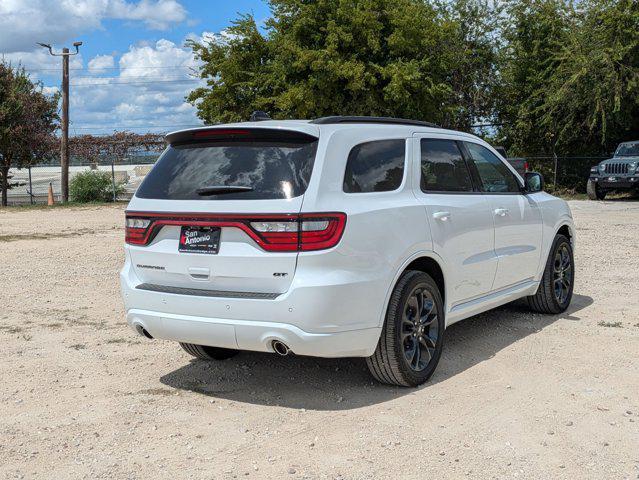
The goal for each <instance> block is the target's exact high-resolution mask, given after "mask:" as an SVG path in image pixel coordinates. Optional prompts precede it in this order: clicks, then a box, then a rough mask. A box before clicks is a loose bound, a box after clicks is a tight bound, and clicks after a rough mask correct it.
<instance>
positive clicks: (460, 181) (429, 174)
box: [420, 138, 473, 192]
mask: <svg viewBox="0 0 639 480" xmlns="http://www.w3.org/2000/svg"><path fill="white" fill-rule="evenodd" d="M420 145H421V166H422V177H421V188H422V191H423V192H472V191H473V182H472V180H471V178H470V172H469V170H468V166H467V165H466V162H465V161H464V157H463V156H462V153H461V150H460V149H459V147H458V145H457V142H455V141H454V140H442V139H436V138H422V140H421V141H420Z"/></svg>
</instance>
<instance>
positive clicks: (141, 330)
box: [135, 323, 153, 340]
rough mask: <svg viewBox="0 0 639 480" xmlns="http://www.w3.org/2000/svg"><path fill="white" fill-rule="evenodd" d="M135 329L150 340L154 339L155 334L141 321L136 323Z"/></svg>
mask: <svg viewBox="0 0 639 480" xmlns="http://www.w3.org/2000/svg"><path fill="white" fill-rule="evenodd" d="M135 331H136V332H138V335H140V336H142V337H145V338H148V339H149V340H153V335H151V334H150V333H149V332H148V331H147V329H146V328H144V327H143V326H142V325H140V324H139V323H138V324H136V325H135Z"/></svg>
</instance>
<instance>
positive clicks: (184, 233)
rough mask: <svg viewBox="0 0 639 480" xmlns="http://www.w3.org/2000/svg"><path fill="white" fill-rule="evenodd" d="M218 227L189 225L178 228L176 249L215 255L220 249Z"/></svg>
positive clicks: (219, 231)
mask: <svg viewBox="0 0 639 480" xmlns="http://www.w3.org/2000/svg"><path fill="white" fill-rule="evenodd" d="M220 233H221V230H220V227H190V226H184V227H182V228H181V229H180V243H179V246H178V251H180V252H184V253H205V254H209V255H216V254H217V253H218V251H219V250H220Z"/></svg>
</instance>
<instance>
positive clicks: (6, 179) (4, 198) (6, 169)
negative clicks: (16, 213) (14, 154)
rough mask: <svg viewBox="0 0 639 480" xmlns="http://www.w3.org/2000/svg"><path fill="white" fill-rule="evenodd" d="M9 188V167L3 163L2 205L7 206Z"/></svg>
mask: <svg viewBox="0 0 639 480" xmlns="http://www.w3.org/2000/svg"><path fill="white" fill-rule="evenodd" d="M8 190H9V167H8V166H6V165H2V206H3V207H6V206H7V191H8Z"/></svg>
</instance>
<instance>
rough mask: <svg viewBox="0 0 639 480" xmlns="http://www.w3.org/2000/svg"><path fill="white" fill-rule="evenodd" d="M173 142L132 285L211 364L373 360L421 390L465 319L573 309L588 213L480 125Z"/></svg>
mask: <svg viewBox="0 0 639 480" xmlns="http://www.w3.org/2000/svg"><path fill="white" fill-rule="evenodd" d="M167 141H168V143H169V144H170V146H169V147H168V148H167V150H166V151H165V152H164V153H163V154H162V156H161V158H160V159H159V160H158V162H157V163H156V165H155V167H154V168H153V169H152V171H151V172H150V173H149V174H148V175H147V177H146V178H145V180H144V182H143V183H142V184H141V186H140V187H139V189H138V191H137V192H136V194H135V196H134V197H133V199H132V200H131V203H130V204H129V206H128V209H127V212H126V244H127V245H126V263H125V266H124V269H123V270H122V273H121V282H122V295H123V297H124V303H125V306H126V314H127V320H128V323H129V325H130V326H131V327H133V328H134V329H135V330H136V331H137V332H138V333H140V334H141V335H144V336H146V337H148V338H162V339H168V340H175V341H177V342H180V343H181V345H182V347H183V348H184V349H185V350H186V351H187V352H188V353H190V354H192V355H194V356H195V357H199V358H202V359H209V360H210V359H216V360H220V359H225V358H228V357H230V356H232V355H234V354H236V353H237V352H238V351H239V350H254V351H261V352H275V353H278V354H280V355H285V354H287V353H289V352H293V353H295V354H298V355H313V356H318V357H365V358H366V359H367V360H366V361H367V363H368V366H369V368H370V371H371V373H372V374H373V375H374V376H375V377H376V378H377V379H378V380H380V381H382V382H385V383H389V384H396V385H406V386H414V385H418V384H420V383H423V382H425V381H426V380H427V379H428V378H429V377H430V376H431V375H432V373H433V371H434V370H435V367H436V366H437V362H438V361H439V357H440V355H441V352H442V345H443V339H444V329H445V328H446V327H447V326H449V325H451V324H453V323H455V322H457V321H459V320H462V319H464V318H467V317H470V316H472V315H475V314H478V313H480V312H483V311H486V310H489V309H491V308H494V307H497V306H499V305H502V304H505V303H508V302H511V301H513V300H516V299H518V298H522V297H527V299H528V303H529V305H530V307H531V308H532V309H534V310H536V311H539V312H544V313H553V314H556V313H559V312H562V311H563V310H565V309H566V308H567V307H568V305H569V303H570V300H571V297H572V289H573V284H574V266H573V247H574V242H575V233H574V225H573V220H572V216H571V213H570V209H569V208H568V206H567V204H566V203H565V202H564V201H562V200H560V199H558V198H555V197H553V196H551V195H548V194H547V193H544V192H543V191H542V187H543V185H542V180H541V177H540V176H539V175H538V174H536V173H528V174H526V178H525V179H523V178H522V177H520V176H519V175H518V174H517V172H516V171H515V170H514V169H513V168H512V167H510V165H508V163H507V162H505V161H504V159H503V158H501V157H500V156H499V154H498V153H497V152H496V151H495V150H494V149H493V148H492V147H491V146H490V145H488V144H487V143H486V142H484V141H482V140H481V139H479V138H477V137H475V136H473V135H469V134H466V133H461V132H456V131H450V130H444V129H441V128H438V127H436V126H435V125H432V124H429V123H426V122H419V121H411V120H402V119H391V118H378V117H326V118H320V119H317V120H313V121H304V120H299V121H298V120H288V121H274V120H267V121H255V122H246V123H237V124H229V125H219V126H215V127H204V128H199V129H192V130H182V131H179V132H175V133H171V134H169V135H168V136H167Z"/></svg>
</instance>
